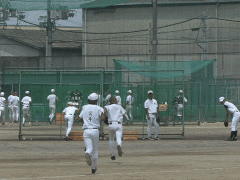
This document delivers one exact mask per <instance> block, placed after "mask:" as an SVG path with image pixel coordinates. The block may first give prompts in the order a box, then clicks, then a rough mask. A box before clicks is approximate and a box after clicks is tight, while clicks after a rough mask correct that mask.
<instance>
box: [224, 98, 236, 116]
mask: <svg viewBox="0 0 240 180" xmlns="http://www.w3.org/2000/svg"><path fill="white" fill-rule="evenodd" d="M224 107H225V108H226V109H228V110H229V111H230V112H231V113H232V114H233V113H235V112H236V111H239V110H238V108H237V107H236V106H235V105H234V104H233V103H231V102H228V101H226V102H225V103H224Z"/></svg>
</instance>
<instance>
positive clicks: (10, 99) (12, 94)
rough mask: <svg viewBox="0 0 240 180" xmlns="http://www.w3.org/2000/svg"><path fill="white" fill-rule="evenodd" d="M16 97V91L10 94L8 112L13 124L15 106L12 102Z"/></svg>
mask: <svg viewBox="0 0 240 180" xmlns="http://www.w3.org/2000/svg"><path fill="white" fill-rule="evenodd" d="M13 97H14V91H11V92H10V96H8V102H9V105H8V112H9V119H10V121H11V122H13V106H12V104H11V103H10V102H12V98H13Z"/></svg>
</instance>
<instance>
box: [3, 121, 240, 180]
mask: <svg viewBox="0 0 240 180" xmlns="http://www.w3.org/2000/svg"><path fill="white" fill-rule="evenodd" d="M24 128H28V127H24ZM124 128H125V127H124ZM136 128H137V127H136ZM167 128H172V127H170V126H168V127H160V131H161V129H162V131H163V130H166V129H167ZM229 135H230V127H228V128H225V127H224V126H223V124H222V123H219V124H218V123H205V124H204V125H203V124H202V123H201V125H200V127H199V128H198V126H197V125H187V126H185V138H184V139H161V140H154V141H149V140H137V141H127V140H124V141H123V145H122V149H123V151H124V154H123V156H122V157H121V158H120V157H118V156H117V159H116V160H115V161H112V160H111V159H110V149H109V144H108V141H107V140H101V141H100V148H99V160H98V170H97V172H96V174H95V175H92V174H91V167H89V166H88V165H87V163H86V162H85V158H84V147H85V146H84V142H83V141H63V140H54V141H53V140H48V141H43V140H34V139H33V140H30V139H28V138H27V137H26V140H23V141H18V125H17V124H11V126H9V124H7V125H5V126H1V127H0V139H1V141H0V147H1V148H0V162H1V163H0V180H3V179H6V180H10V179H13V180H28V179H29V180H30V179H35V180H40V179H59V180H65V179H69V180H70V179H87V180H88V179H104V180H107V179H211V180H212V179H217V180H220V179H224V180H226V179H239V178H240V165H239V162H240V150H239V147H240V141H236V142H227V141H225V139H226V138H227V137H228V136H229Z"/></svg>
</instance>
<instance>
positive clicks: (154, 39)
mask: <svg viewBox="0 0 240 180" xmlns="http://www.w3.org/2000/svg"><path fill="white" fill-rule="evenodd" d="M152 5H153V20H152V21H153V28H152V29H153V30H152V60H157V45H158V39H157V0H152Z"/></svg>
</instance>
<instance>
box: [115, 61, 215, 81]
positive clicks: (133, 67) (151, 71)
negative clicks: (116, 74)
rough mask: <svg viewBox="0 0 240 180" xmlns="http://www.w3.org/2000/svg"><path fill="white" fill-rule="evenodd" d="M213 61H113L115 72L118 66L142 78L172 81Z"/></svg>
mask: <svg viewBox="0 0 240 180" xmlns="http://www.w3.org/2000/svg"><path fill="white" fill-rule="evenodd" d="M214 61H215V60H198V61H121V60H115V66H116V70H120V68H119V65H121V66H123V67H125V68H127V69H128V70H130V71H134V72H136V73H138V74H141V75H143V76H147V77H150V78H154V79H173V78H179V77H184V76H187V75H190V74H192V73H194V72H197V71H199V70H201V69H202V68H204V67H206V66H208V65H209V64H211V63H213V62H214Z"/></svg>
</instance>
